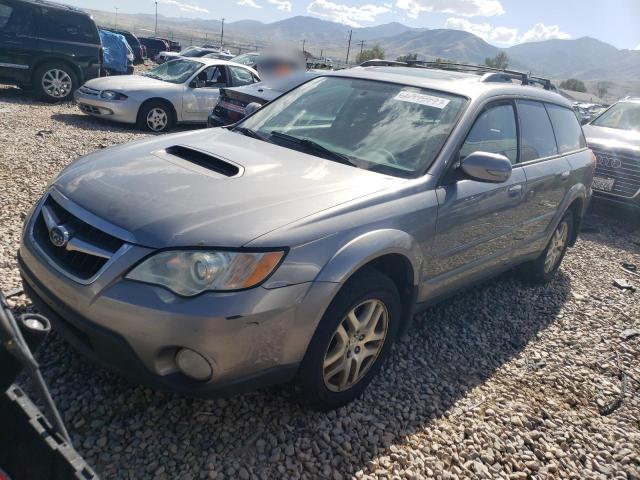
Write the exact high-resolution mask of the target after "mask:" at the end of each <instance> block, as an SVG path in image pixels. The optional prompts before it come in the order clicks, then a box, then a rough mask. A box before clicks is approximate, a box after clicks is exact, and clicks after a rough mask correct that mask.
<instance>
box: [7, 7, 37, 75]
mask: <svg viewBox="0 0 640 480" xmlns="http://www.w3.org/2000/svg"><path fill="white" fill-rule="evenodd" d="M35 9H36V8H35V7H33V6H31V5H29V4H24V3H21V2H14V1H13V0H0V78H7V79H10V80H12V81H16V82H18V83H20V82H28V81H29V78H30V70H31V66H32V65H33V60H34V57H35V56H37V54H38V53H39V52H38V50H39V49H40V47H41V41H40V40H39V39H38V34H37V32H36V31H35V28H36V27H35V23H36V22H35Z"/></svg>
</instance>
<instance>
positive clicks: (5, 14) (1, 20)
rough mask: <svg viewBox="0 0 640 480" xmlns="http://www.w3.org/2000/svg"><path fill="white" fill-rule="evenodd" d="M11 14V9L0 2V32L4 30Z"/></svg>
mask: <svg viewBox="0 0 640 480" xmlns="http://www.w3.org/2000/svg"><path fill="white" fill-rule="evenodd" d="M12 12H13V8H11V7H10V6H9V5H6V4H5V3H3V2H0V31H3V30H5V27H6V26H7V23H8V22H9V18H11V13H12Z"/></svg>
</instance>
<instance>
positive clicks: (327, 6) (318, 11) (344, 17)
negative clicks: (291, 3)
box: [307, 0, 391, 27]
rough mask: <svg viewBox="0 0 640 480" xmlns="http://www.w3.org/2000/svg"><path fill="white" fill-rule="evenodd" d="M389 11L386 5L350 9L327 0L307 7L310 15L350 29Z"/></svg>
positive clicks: (318, 1) (315, 0) (317, 0)
mask: <svg viewBox="0 0 640 480" xmlns="http://www.w3.org/2000/svg"><path fill="white" fill-rule="evenodd" d="M389 11H391V8H390V7H389V6H388V5H371V4H367V5H362V6H360V7H352V6H349V5H341V4H337V3H333V2H331V1H329V0H313V1H312V2H311V3H310V4H309V5H308V6H307V12H308V13H310V14H312V15H316V16H318V17H324V18H328V19H330V20H333V21H334V22H340V23H344V24H346V25H349V26H351V27H359V26H360V22H374V21H375V19H376V16H378V15H380V14H382V13H387V12H389Z"/></svg>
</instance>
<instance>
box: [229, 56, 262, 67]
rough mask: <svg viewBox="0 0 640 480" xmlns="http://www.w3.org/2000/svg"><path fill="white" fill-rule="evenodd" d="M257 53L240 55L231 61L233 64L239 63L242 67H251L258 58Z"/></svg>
mask: <svg viewBox="0 0 640 480" xmlns="http://www.w3.org/2000/svg"><path fill="white" fill-rule="evenodd" d="M257 56H258V55H256V54H255V53H243V54H242V55H238V56H237V57H233V58H232V59H231V61H232V62H235V63H239V64H241V65H251V64H252V63H253V62H254V61H255V59H256V57H257Z"/></svg>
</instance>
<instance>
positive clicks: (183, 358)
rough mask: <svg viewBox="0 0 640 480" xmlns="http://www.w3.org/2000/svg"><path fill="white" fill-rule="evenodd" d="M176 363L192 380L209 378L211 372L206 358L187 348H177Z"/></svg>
mask: <svg viewBox="0 0 640 480" xmlns="http://www.w3.org/2000/svg"><path fill="white" fill-rule="evenodd" d="M176 365H178V368H179V369H180V371H181V372H182V373H184V374H185V375H186V376H187V377H190V378H193V379H194V380H200V381H204V380H209V379H210V378H211V374H212V373H213V372H212V370H211V365H210V364H209V362H208V361H207V359H206V358H204V357H203V356H202V355H200V354H199V353H197V352H194V351H193V350H189V349H188V348H181V349H180V350H178V353H176Z"/></svg>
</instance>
